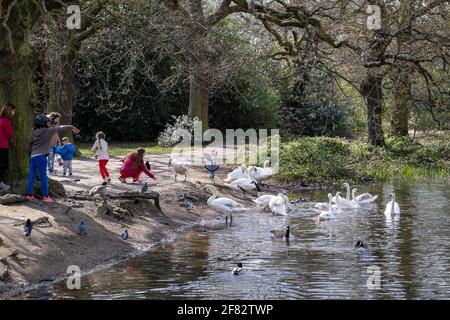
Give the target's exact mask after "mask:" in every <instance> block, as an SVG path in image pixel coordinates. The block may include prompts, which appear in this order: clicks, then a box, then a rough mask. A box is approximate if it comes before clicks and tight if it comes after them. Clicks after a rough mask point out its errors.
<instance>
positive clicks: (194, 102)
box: [188, 76, 209, 131]
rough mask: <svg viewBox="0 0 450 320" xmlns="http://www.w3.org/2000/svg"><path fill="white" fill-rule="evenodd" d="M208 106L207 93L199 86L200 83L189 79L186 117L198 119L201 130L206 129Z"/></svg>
mask: <svg viewBox="0 0 450 320" xmlns="http://www.w3.org/2000/svg"><path fill="white" fill-rule="evenodd" d="M208 104H209V92H208V90H207V89H206V88H205V87H204V86H202V85H201V82H198V81H196V79H195V78H194V77H193V76H191V78H190V93H189V110H188V116H189V117H190V118H194V117H198V118H199V119H200V120H201V121H202V130H203V131H205V130H207V129H208V127H209V124H208Z"/></svg>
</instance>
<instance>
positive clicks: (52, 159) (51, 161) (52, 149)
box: [47, 147, 55, 173]
mask: <svg viewBox="0 0 450 320" xmlns="http://www.w3.org/2000/svg"><path fill="white" fill-rule="evenodd" d="M54 163H55V147H50V150H49V153H48V158H47V168H48V172H50V173H51V172H53V164H54Z"/></svg>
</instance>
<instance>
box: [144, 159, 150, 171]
mask: <svg viewBox="0 0 450 320" xmlns="http://www.w3.org/2000/svg"><path fill="white" fill-rule="evenodd" d="M145 167H146V168H147V170H148V171H151V170H150V168H151V167H150V162H148V161H145Z"/></svg>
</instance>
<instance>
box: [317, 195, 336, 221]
mask: <svg viewBox="0 0 450 320" xmlns="http://www.w3.org/2000/svg"><path fill="white" fill-rule="evenodd" d="M332 198H333V195H332V194H331V193H329V194H328V200H329V202H328V210H324V211H322V212H321V213H320V214H319V217H318V218H319V221H321V220H331V219H334V218H336V216H335V215H334V212H333V203H332V200H331V199H332ZM338 201H339V199H338Z"/></svg>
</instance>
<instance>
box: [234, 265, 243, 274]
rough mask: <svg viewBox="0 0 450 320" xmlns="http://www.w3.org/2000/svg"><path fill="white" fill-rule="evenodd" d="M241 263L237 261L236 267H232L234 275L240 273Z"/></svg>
mask: <svg viewBox="0 0 450 320" xmlns="http://www.w3.org/2000/svg"><path fill="white" fill-rule="evenodd" d="M242 268H243V267H242V263H240V262H239V263H238V264H237V267H235V268H234V269H233V271H232V273H233V274H234V275H236V276H237V275H238V274H240V273H241V271H242Z"/></svg>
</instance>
